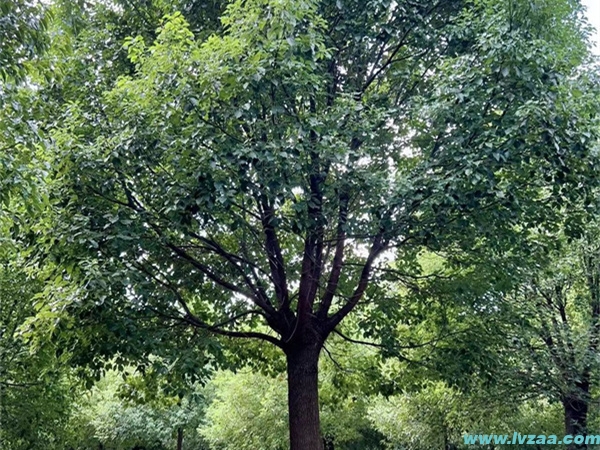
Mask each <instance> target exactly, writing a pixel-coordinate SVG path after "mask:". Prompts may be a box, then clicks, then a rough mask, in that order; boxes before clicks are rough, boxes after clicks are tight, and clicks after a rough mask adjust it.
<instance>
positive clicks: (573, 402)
mask: <svg viewBox="0 0 600 450" xmlns="http://www.w3.org/2000/svg"><path fill="white" fill-rule="evenodd" d="M562 404H563V408H564V412H565V434H570V435H572V436H576V435H578V434H579V435H585V434H586V432H587V415H588V403H587V401H586V399H584V398H582V397H581V396H580V395H577V396H573V397H566V398H564V399H563V401H562ZM567 448H568V450H580V449H585V448H587V445H585V443H583V444H575V443H572V444H570V445H569V446H568V447H567Z"/></svg>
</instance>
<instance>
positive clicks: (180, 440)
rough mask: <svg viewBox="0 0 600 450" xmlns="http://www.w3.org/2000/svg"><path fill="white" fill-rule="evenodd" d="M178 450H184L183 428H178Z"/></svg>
mask: <svg viewBox="0 0 600 450" xmlns="http://www.w3.org/2000/svg"><path fill="white" fill-rule="evenodd" d="M177 450H183V428H181V427H179V428H177Z"/></svg>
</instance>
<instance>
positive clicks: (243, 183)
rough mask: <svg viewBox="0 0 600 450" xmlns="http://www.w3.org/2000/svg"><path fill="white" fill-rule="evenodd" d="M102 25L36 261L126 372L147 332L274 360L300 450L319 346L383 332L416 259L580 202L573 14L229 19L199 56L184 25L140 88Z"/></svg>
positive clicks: (412, 4) (519, 228) (314, 395)
mask: <svg viewBox="0 0 600 450" xmlns="http://www.w3.org/2000/svg"><path fill="white" fill-rule="evenodd" d="M153 4H154V3H153ZM156 4H162V3H161V2H156ZM195 5H196V3H195ZM211 5H212V3H210V2H207V4H206V8H211V7H212V6H211ZM113 6H114V7H113ZM90 7H92V8H97V9H98V10H103V9H104V10H108V11H109V13H108V14H105V15H102V14H100V13H98V14H95V15H92V16H91V17H92V18H91V19H90V21H91V25H90V29H88V30H87V31H86V32H82V33H80V34H78V35H75V36H74V37H73V42H74V44H73V45H74V50H73V51H74V52H75V53H74V54H75V55H77V52H78V51H79V52H81V51H82V49H83V50H85V49H88V51H90V52H91V54H92V55H94V56H90V57H89V58H88V59H87V60H86V61H88V64H89V66H88V67H84V68H83V69H82V68H81V64H79V63H77V62H75V59H73V58H72V59H70V60H69V61H70V62H71V63H73V65H74V67H75V69H73V70H71V72H69V67H68V65H67V64H66V63H65V64H64V67H63V70H64V73H65V75H64V77H63V78H62V79H61V80H59V81H58V82H57V83H56V84H55V85H52V86H49V87H48V88H47V91H44V92H49V94H48V95H49V98H51V99H52V101H54V102H57V103H58V104H57V106H56V110H57V111H61V114H60V116H59V117H56V118H53V120H54V122H53V123H52V124H50V125H49V126H48V128H50V129H51V135H52V142H51V143H52V145H51V146H49V147H48V152H47V158H48V160H49V162H50V165H51V167H52V168H53V171H52V173H51V175H50V181H49V187H48V189H49V196H50V199H51V203H52V209H51V210H50V211H48V212H47V213H46V214H45V215H44V218H43V220H41V221H40V222H38V223H36V225H35V227H34V233H35V239H36V245H37V246H38V249H39V254H40V255H41V256H43V257H44V258H46V261H51V262H52V264H54V265H55V266H56V267H58V269H59V270H63V271H64V277H65V279H69V280H75V281H80V282H81V292H80V295H79V296H78V300H77V301H74V302H72V303H70V304H69V305H67V306H66V311H69V312H70V314H71V315H72V318H73V319H72V320H74V321H75V322H76V323H77V324H78V326H80V327H81V329H83V330H86V329H90V330H97V329H98V328H93V326H94V324H97V323H98V322H100V321H106V320H107V318H108V317H109V316H110V317H117V318H119V317H120V318H123V322H120V323H121V324H122V325H118V323H119V322H115V325H112V332H113V333H114V334H115V335H116V334H118V333H121V334H122V335H123V336H129V344H128V347H127V349H128V350H130V351H134V350H137V349H138V347H137V344H133V343H132V339H136V338H135V336H132V335H131V334H130V333H132V332H133V331H132V330H135V327H136V326H138V325H139V324H141V323H148V324H152V325H153V326H156V327H162V328H161V329H162V330H168V331H169V332H172V333H173V334H172V335H175V333H180V334H179V336H181V335H183V334H185V333H187V334H186V336H188V338H189V339H188V341H186V342H188V344H187V346H188V347H189V346H193V345H199V346H200V345H204V344H207V345H211V346H212V347H211V348H219V347H218V346H217V345H215V341H213V340H206V339H205V340H200V338H201V337H202V336H207V335H211V334H212V335H217V336H223V337H230V338H249V339H257V340H262V341H265V342H267V343H270V344H272V345H274V346H276V347H277V348H279V349H280V350H281V351H283V352H284V353H285V356H286V365H287V382H288V402H289V428H290V441H291V448H292V449H293V450H315V449H321V448H323V442H322V439H321V435H320V430H319V402H318V360H319V354H320V352H321V349H322V348H323V344H324V343H325V341H326V340H327V338H328V337H329V336H330V335H331V334H332V333H335V332H341V331H340V330H339V327H340V326H341V324H342V322H343V321H344V319H345V318H346V317H348V315H349V314H350V313H352V312H353V311H355V310H357V309H361V310H362V311H363V312H364V314H366V315H368V316H369V317H371V318H372V320H370V321H368V327H369V328H370V329H368V330H365V332H368V333H375V332H377V331H381V330H384V329H386V324H389V323H390V322H392V323H393V321H394V302H393V300H390V299H389V297H388V296H379V295H378V294H379V293H380V292H382V290H383V289H384V288H385V280H386V279H390V280H393V279H395V278H396V277H399V278H402V277H403V276H411V275H415V274H418V267H417V265H416V264H415V261H416V259H415V255H416V254H417V253H418V252H419V250H420V249H422V248H430V249H432V250H440V249H443V250H444V251H446V252H449V253H451V252H452V251H453V249H460V248H462V249H472V250H473V251H481V250H482V249H483V250H485V251H486V252H497V253H501V252H502V251H503V250H505V249H509V248H510V247H511V246H513V245H516V244H518V239H519V235H520V234H522V233H524V232H525V231H526V229H527V224H528V223H529V222H535V223H547V222H551V221H552V220H553V215H554V214H557V211H558V208H559V207H560V206H562V205H565V204H568V202H569V201H570V200H571V199H572V198H573V197H581V196H585V195H586V183H587V178H588V175H589V170H590V169H591V164H590V163H589V158H588V156H589V149H590V146H591V145H592V143H593V140H594V135H593V134H594V133H593V131H592V130H593V118H594V114H595V110H594V85H593V83H592V82H590V81H589V80H588V78H587V77H586V75H585V73H584V71H583V70H582V69H581V63H582V62H584V61H585V59H586V54H587V50H586V45H585V33H584V32H583V31H582V28H581V24H580V21H579V19H578V17H579V16H578V10H577V8H578V7H577V4H576V2H572V1H568V0H564V1H558V2H557V1H552V2H550V1H544V0H536V1H533V2H532V1H521V0H513V1H509V2H497V1H491V0H472V1H462V0H450V1H448V0H444V1H424V0H399V1H391V0H373V1H367V2H364V1H358V0H343V1H340V0H336V1H319V2H317V1H313V0H306V1H290V0H237V1H232V2H230V3H228V4H227V5H226V8H225V9H224V11H222V12H221V11H219V15H220V21H221V22H220V24H217V25H215V26H214V27H213V28H212V29H211V31H210V32H208V33H207V32H203V31H200V32H198V31H197V30H198V29H200V27H199V24H197V23H192V25H190V23H189V22H188V21H186V19H185V17H186V16H184V15H183V14H180V13H177V12H175V13H173V14H170V15H168V16H167V17H166V18H165V20H164V22H163V23H162V25H161V26H160V28H159V29H158V30H157V31H156V33H154V29H150V30H148V29H146V30H145V32H143V31H142V30H140V36H138V37H136V36H132V38H131V39H128V40H126V41H125V42H124V44H125V46H126V48H127V51H128V55H129V60H130V62H131V64H129V65H128V63H124V62H123V61H122V59H119V58H121V56H120V55H122V53H121V50H120V47H119V46H118V45H117V46H114V45H113V46H112V47H110V46H105V47H102V45H103V43H104V42H108V41H109V40H110V36H109V37H107V38H106V39H104V37H103V38H102V40H100V39H98V46H97V47H94V46H89V40H90V39H91V40H93V39H94V29H93V28H94V27H96V36H105V35H106V30H111V29H114V28H115V24H114V23H112V22H110V20H113V19H112V18H115V17H116V18H117V19H118V18H119V15H120V14H121V15H123V14H126V13H129V14H130V13H131V4H129V3H127V2H124V3H123V4H118V5H116V6H115V5H112V6H111V4H110V3H103V4H98V5H95V6H94V5H92V6H90ZM146 7H147V5H146ZM182 10H183V11H184V13H185V14H186V15H187V17H190V14H189V11H188V9H186V8H184V7H183V6H182ZM186 11H187V12H186ZM146 12H147V11H146V10H141V11H140V17H142V18H144V19H147V15H146ZM103 18H105V19H103ZM103 20H105V21H104V22H103ZM115 20H116V19H115ZM207 20H208V19H207ZM140 23H141V25H139V24H138V25H139V27H142V28H143V26H144V25H143V24H144V23H147V24H148V26H153V25H152V21H150V20H147V21H141V22H140ZM103 27H104V28H103ZM98 30H99V31H98ZM204 30H205V29H204ZM103 33H104V34H103ZM90 36H91V37H90ZM86 39H88V41H86ZM86 42H87V44H86ZM86 45H88V46H87V47H86ZM97 48H102V51H98V52H96V50H97ZM111 52H112V53H111ZM111 65H114V69H113V70H114V71H115V72H116V73H117V74H121V75H122V76H120V77H119V78H118V80H117V81H115V82H113V81H111V80H110V77H106V76H105V75H106V73H110V72H111V69H110V67H111ZM78 71H79V72H78ZM103 76H105V77H104V78H102V77H103ZM81 77H86V78H83V79H82V78H81ZM106 80H108V81H106ZM48 128H47V129H48ZM392 258H395V259H396V266H395V267H397V269H394V270H390V269H389V266H388V264H387V261H389V260H390V259H392ZM86 326H88V327H92V328H85V327H86ZM365 326H366V325H365ZM119 327H121V328H119ZM89 333H91V332H88V335H87V336H88V341H93V342H92V343H94V342H95V345H96V348H99V347H100V346H101V345H104V346H105V347H106V346H107V345H109V343H108V342H107V343H106V344H105V343H104V341H102V338H103V337H106V336H102V337H100V338H99V339H98V338H90V336H92V334H89ZM165 333H167V332H166V331H165ZM164 336H168V334H165V335H164ZM147 338H148V336H145V337H144V340H142V339H141V338H140V339H139V342H140V343H142V342H143V343H148V342H149V341H148V339H147ZM153 342H154V343H155V344H156V345H157V346H158V347H159V346H160V345H162V344H164V345H167V343H168V342H169V341H168V338H165V339H163V340H162V341H160V340H157V341H153ZM102 348H103V349H105V348H104V347H102ZM105 350H106V349H105ZM182 351H183V350H182ZM120 352H121V353H120V355H124V354H126V352H125V351H124V350H123V349H120ZM265 354H267V355H268V353H264V352H263V350H259V351H258V352H257V353H256V354H255V355H256V356H258V357H261V356H264V355H265ZM96 359H98V358H96Z"/></svg>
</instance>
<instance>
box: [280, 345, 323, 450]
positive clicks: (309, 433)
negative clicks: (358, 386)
mask: <svg viewBox="0 0 600 450" xmlns="http://www.w3.org/2000/svg"><path fill="white" fill-rule="evenodd" d="M320 351H321V345H320V344H313V345H310V344H309V345H300V346H294V347H292V348H288V349H286V357H287V376H288V408H289V425H290V450H323V439H322V437H321V429H320V422H319V381H318V370H319V353H320Z"/></svg>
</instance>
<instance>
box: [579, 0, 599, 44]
mask: <svg viewBox="0 0 600 450" xmlns="http://www.w3.org/2000/svg"><path fill="white" fill-rule="evenodd" d="M581 3H583V4H584V6H586V7H587V18H588V20H589V21H590V24H592V25H593V26H594V28H596V33H595V34H594V36H593V39H594V41H595V43H596V48H595V49H594V50H595V53H596V54H597V55H600V0H582V2H581Z"/></svg>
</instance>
